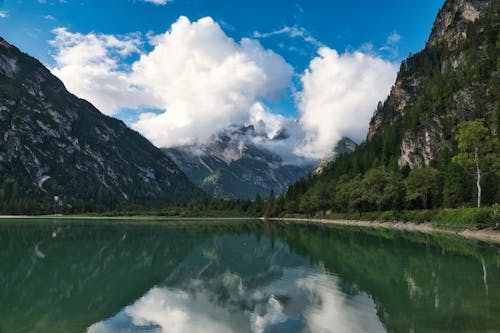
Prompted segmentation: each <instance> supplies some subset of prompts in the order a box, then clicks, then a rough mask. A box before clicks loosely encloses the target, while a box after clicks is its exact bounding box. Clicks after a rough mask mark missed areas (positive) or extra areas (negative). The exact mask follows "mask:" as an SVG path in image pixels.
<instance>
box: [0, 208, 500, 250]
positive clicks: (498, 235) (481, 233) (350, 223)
mask: <svg viewBox="0 0 500 333" xmlns="http://www.w3.org/2000/svg"><path fill="white" fill-rule="evenodd" d="M4 219H30V220H31V219H33V220H36V219H40V220H42V219H57V220H58V219H62V220H125V221H130V220H138V221H231V220H232V221H243V220H260V221H281V222H286V223H293V222H306V223H320V224H331V225H336V226H345V227H363V228H373V229H391V230H400V231H410V232H420V233H424V234H433V233H441V234H447V235H454V236H458V237H462V238H465V239H471V240H477V241H482V242H485V243H490V244H496V245H500V230H493V229H478V230H470V229H460V230H452V229H444V228H436V227H434V226H432V224H431V223H420V224H417V223H413V222H396V221H389V222H379V221H366V220H334V219H318V218H300V217H297V218H293V217H286V218H285V217H281V218H278V217H276V218H269V219H265V218H263V217H260V218H259V217H241V216H240V217H175V216H144V215H142V216H88V215H0V221H1V220H4Z"/></svg>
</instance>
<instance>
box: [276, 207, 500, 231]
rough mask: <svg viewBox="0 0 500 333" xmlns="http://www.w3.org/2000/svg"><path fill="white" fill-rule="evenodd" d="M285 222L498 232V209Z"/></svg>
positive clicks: (335, 216) (327, 216) (337, 215)
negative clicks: (405, 225) (395, 224)
mask: <svg viewBox="0 0 500 333" xmlns="http://www.w3.org/2000/svg"><path fill="white" fill-rule="evenodd" d="M284 217H286V218H308V217H310V218H322V219H329V220H356V221H378V222H391V221H394V222H410V223H416V224H420V223H431V224H432V226H434V227H436V228H445V229H452V230H463V229H470V230H477V229H484V228H491V229H495V230H500V206H498V205H497V206H494V207H487V208H457V209H438V210H406V211H385V212H367V213H361V214H360V213H330V214H316V215H314V216H306V215H286V216H284Z"/></svg>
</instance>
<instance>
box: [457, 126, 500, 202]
mask: <svg viewBox="0 0 500 333" xmlns="http://www.w3.org/2000/svg"><path fill="white" fill-rule="evenodd" d="M456 140H457V142H458V154H457V155H455V156H454V157H453V162H455V163H457V164H458V165H460V166H462V167H463V168H464V169H466V170H468V171H469V172H472V173H473V174H474V178H475V180H476V187H477V207H478V208H479V207H481V173H482V172H484V170H487V169H488V168H491V167H493V169H496V171H497V172H499V170H498V169H499V164H500V153H499V150H500V145H499V141H498V139H497V138H496V137H494V136H493V135H492V134H491V132H490V130H489V129H488V128H487V127H486V126H485V124H484V121H483V120H473V121H466V122H463V123H461V124H460V125H459V127H458V134H457V136H456Z"/></svg>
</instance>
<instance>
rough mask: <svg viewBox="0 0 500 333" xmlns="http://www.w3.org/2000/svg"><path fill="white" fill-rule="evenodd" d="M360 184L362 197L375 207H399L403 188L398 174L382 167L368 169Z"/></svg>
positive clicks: (383, 208) (382, 208)
mask: <svg viewBox="0 0 500 333" xmlns="http://www.w3.org/2000/svg"><path fill="white" fill-rule="evenodd" d="M362 185H363V186H362V190H363V198H364V199H365V200H366V201H367V202H368V203H369V204H371V205H372V206H375V208H376V209H378V210H385V209H398V208H399V204H400V201H401V197H402V193H401V192H402V189H403V186H402V184H401V175H400V174H398V173H396V172H392V171H388V170H386V169H385V168H382V167H380V168H374V169H370V170H368V172H367V173H366V174H365V176H364V177H363V182H362Z"/></svg>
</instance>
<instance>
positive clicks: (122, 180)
mask: <svg viewBox="0 0 500 333" xmlns="http://www.w3.org/2000/svg"><path fill="white" fill-rule="evenodd" d="M0 189H1V190H2V192H3V200H2V198H1V197H0V207H3V209H4V210H7V211H8V210H16V209H18V208H19V206H25V209H27V210H29V209H33V210H40V211H51V210H52V206H58V207H60V210H62V211H75V210H76V211H81V210H93V209H96V208H98V209H111V208H113V207H115V206H117V205H122V206H127V205H133V204H144V205H146V204H154V203H166V202H171V201H179V200H180V201H182V200H188V199H189V198H190V197H191V196H196V195H200V191H199V190H197V189H196V188H195V187H194V185H192V184H191V183H190V182H189V181H188V179H187V177H186V176H185V175H184V174H183V173H182V172H181V171H180V170H179V169H178V168H177V166H176V165H175V164H174V163H173V162H172V161H171V160H170V159H169V158H168V157H167V156H166V155H165V154H163V152H161V151H160V150H159V149H157V148H156V147H154V146H153V145H152V144H151V143H149V142H148V141H147V140H146V139H145V138H143V137H142V136H141V135H140V134H138V133H137V132H135V131H132V130H131V129H129V128H128V127H127V126H125V125H124V124H123V123H122V122H121V121H119V120H116V119H113V118H110V117H107V116H105V115H103V114H101V113H100V112H99V111H98V110H97V109H96V108H94V107H93V106H92V105H91V104H90V103H88V102H87V101H85V100H82V99H79V98H77V97H75V96H74V95H72V94H70V93H69V92H68V91H67V90H66V89H65V87H64V85H63V84H62V82H61V81H59V80H58V79H57V78H56V77H54V76H53V75H52V74H51V73H50V72H49V70H47V69H46V68H45V67H44V66H43V65H42V64H41V63H39V62H38V61H37V60H36V59H34V58H32V57H30V56H28V55H26V54H24V53H22V52H20V51H19V50H18V49H17V48H16V47H14V46H12V45H10V44H9V43H7V42H6V41H5V40H3V39H0Z"/></svg>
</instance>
